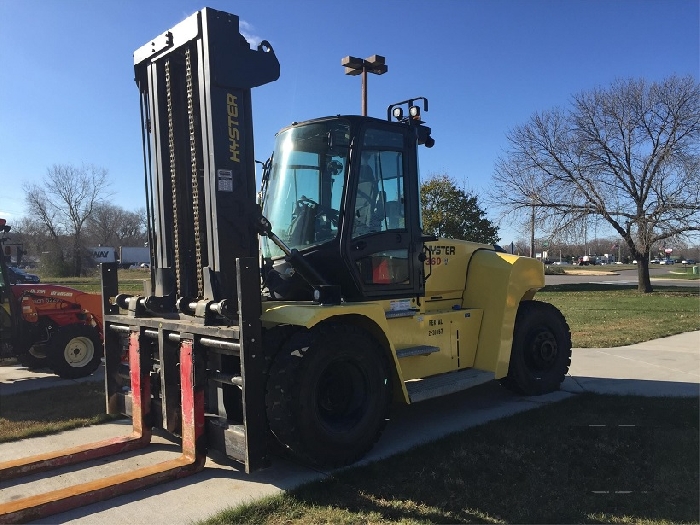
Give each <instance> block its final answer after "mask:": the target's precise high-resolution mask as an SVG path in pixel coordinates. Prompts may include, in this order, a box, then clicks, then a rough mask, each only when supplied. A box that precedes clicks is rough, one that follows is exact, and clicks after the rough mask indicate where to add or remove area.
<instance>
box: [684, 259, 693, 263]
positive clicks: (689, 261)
mask: <svg viewBox="0 0 700 525" xmlns="http://www.w3.org/2000/svg"><path fill="white" fill-rule="evenodd" d="M681 263H682V264H695V259H683V260H682V261H681Z"/></svg>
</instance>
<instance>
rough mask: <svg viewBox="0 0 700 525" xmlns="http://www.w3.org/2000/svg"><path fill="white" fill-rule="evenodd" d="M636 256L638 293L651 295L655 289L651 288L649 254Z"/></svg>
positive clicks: (637, 254) (636, 254)
mask: <svg viewBox="0 0 700 525" xmlns="http://www.w3.org/2000/svg"><path fill="white" fill-rule="evenodd" d="M635 256H636V258H637V291H638V292H641V293H651V292H653V291H654V289H653V288H652V287H651V279H650V278H649V254H648V253H639V252H637V253H635Z"/></svg>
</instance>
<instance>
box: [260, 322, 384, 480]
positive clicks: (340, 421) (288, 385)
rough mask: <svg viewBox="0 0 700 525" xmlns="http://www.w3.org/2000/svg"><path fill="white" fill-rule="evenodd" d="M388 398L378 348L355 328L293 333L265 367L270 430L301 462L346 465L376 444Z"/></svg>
mask: <svg viewBox="0 0 700 525" xmlns="http://www.w3.org/2000/svg"><path fill="white" fill-rule="evenodd" d="M391 396H392V386H391V373H390V369H389V365H388V361H387V358H386V356H385V354H384V351H383V349H382V347H381V346H380V345H379V343H378V342H377V341H376V340H374V339H373V338H372V337H371V336H370V335H369V334H367V333H366V332H364V331H363V330H361V329H360V328H357V327H355V326H351V325H344V324H339V323H327V324H321V325H318V326H316V327H314V328H312V329H311V330H308V331H306V330H303V331H299V332H297V333H296V334H294V335H293V336H292V337H291V338H290V339H289V340H288V341H287V343H286V344H285V345H284V346H283V348H282V350H281V351H280V352H279V353H278V355H277V357H276V358H275V360H274V362H273V364H272V367H271V368H270V375H269V379H268V387H267V396H266V405H267V416H268V421H269V424H270V430H271V431H272V433H273V434H274V435H275V437H276V438H277V440H278V441H279V442H280V443H281V444H282V445H283V446H284V447H286V448H287V449H288V450H289V451H290V452H291V453H292V454H293V455H295V456H296V457H298V458H299V459H301V460H302V461H304V462H307V463H311V464H314V465H317V466H322V467H337V466H342V465H348V464H350V463H352V462H354V461H356V460H358V459H359V458H361V457H362V456H364V455H365V454H366V453H367V452H368V451H369V450H370V449H371V448H372V446H373V445H374V443H375V442H376V441H377V439H379V436H380V434H381V432H382V430H383V429H384V426H385V425H386V420H387V415H388V412H389V404H390V402H391Z"/></svg>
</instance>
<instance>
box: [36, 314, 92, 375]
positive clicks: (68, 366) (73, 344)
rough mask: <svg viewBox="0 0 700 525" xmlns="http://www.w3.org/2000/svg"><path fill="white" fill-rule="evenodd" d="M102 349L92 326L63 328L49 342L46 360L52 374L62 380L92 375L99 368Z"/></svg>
mask: <svg viewBox="0 0 700 525" xmlns="http://www.w3.org/2000/svg"><path fill="white" fill-rule="evenodd" d="M103 353H104V347H103V346H102V340H101V339H100V334H99V333H98V332H97V329H95V328H94V327H92V326H88V325H79V324H74V325H69V326H63V327H61V328H60V329H58V331H57V332H56V333H55V334H54V335H53V336H52V337H51V341H49V351H48V359H49V364H50V366H51V369H52V370H53V371H54V373H55V374H56V375H58V376H60V377H62V378H64V379H78V378H80V377H86V376H89V375H90V374H92V373H93V372H94V371H95V370H97V367H98V366H100V362H101V359H102V355H103Z"/></svg>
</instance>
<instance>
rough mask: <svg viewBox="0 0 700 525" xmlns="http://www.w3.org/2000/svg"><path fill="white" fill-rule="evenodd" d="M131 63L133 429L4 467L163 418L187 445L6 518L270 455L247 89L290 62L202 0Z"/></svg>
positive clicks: (118, 327)
mask: <svg viewBox="0 0 700 525" xmlns="http://www.w3.org/2000/svg"><path fill="white" fill-rule="evenodd" d="M134 69H135V80H136V84H137V86H138V89H139V92H140V102H141V120H142V138H143V147H144V164H145V179H146V180H145V187H146V206H147V215H148V223H149V224H148V226H149V228H148V230H149V246H150V249H151V263H152V264H151V279H150V281H146V283H145V286H144V291H143V294H142V295H125V294H122V295H120V294H119V293H118V291H119V285H118V279H117V265H116V263H106V264H103V265H102V307H103V312H104V315H103V320H104V328H103V333H104V345H105V390H106V408H107V412H108V413H109V414H123V415H127V416H130V417H131V419H132V426H133V431H132V433H131V435H127V436H117V437H115V438H110V439H107V440H104V441H100V442H95V443H88V444H83V445H79V446H77V447H73V448H70V449H64V450H59V451H55V452H51V453H47V454H42V455H38V456H30V457H26V458H21V459H18V460H12V461H9V462H4V463H2V462H0V479H3V480H4V479H9V478H14V477H19V476H23V475H27V474H30V473H33V472H41V471H45V470H50V469H53V468H56V467H59V466H67V465H73V464H77V463H80V462H82V461H85V460H88V459H96V458H100V457H106V456H111V455H113V454H118V453H122V452H126V451H128V450H134V449H137V448H142V447H145V446H147V445H148V444H149V443H150V440H151V434H152V428H154V427H155V428H162V429H164V430H166V431H168V432H169V433H171V434H173V435H176V436H180V437H181V441H182V455H181V456H180V457H179V458H177V459H173V460H168V461H164V462H161V463H158V464H156V465H149V466H146V467H142V468H139V469H136V470H133V471H129V472H125V473H122V474H117V475H114V476H108V477H105V478H101V479H99V480H95V481H93V482H89V483H85V484H81V485H75V486H72V487H67V488H65V489H59V490H56V491H53V492H48V493H45V494H40V495H38V496H33V497H32V496H30V497H27V498H23V499H19V500H16V501H12V502H10V503H9V504H3V505H0V522H5V521H9V522H17V521H27V520H30V519H37V518H39V517H42V516H47V515H50V514H54V513H57V512H61V511H65V510H68V509H71V508H75V507H77V506H80V505H84V504H87V503H92V502H95V501H99V500H102V499H107V498H111V497H114V496H116V495H119V494H124V493H127V492H130V491H133V490H138V489H140V488H143V487H147V486H150V485H153V484H156V483H160V482H163V481H167V480H171V479H177V478H180V477H183V476H187V475H190V474H192V473H194V472H197V471H199V470H201V469H202V468H203V467H204V461H205V458H206V454H207V452H208V451H211V450H217V451H219V452H221V453H222V454H224V455H227V456H229V457H231V458H232V459H235V460H238V461H240V462H241V463H242V464H243V465H244V467H245V470H246V472H251V471H253V470H257V469H259V468H262V467H264V466H265V465H267V464H268V461H269V460H268V456H267V448H266V442H265V435H266V422H265V421H266V420H265V407H264V397H265V382H264V366H265V365H264V356H263V355H262V351H261V330H262V327H261V322H260V314H261V293H260V265H259V258H258V240H257V224H256V223H255V222H254V219H257V218H258V217H259V211H258V207H257V204H256V201H255V195H256V191H255V161H254V157H253V127H252V112H251V94H250V90H251V88H253V87H256V86H260V85H263V84H265V83H268V82H272V81H274V80H276V79H277V78H278V77H279V62H278V61H277V58H276V57H275V54H274V52H273V50H272V47H271V46H270V45H269V43H267V42H263V43H262V44H261V45H260V46H258V48H257V49H255V50H254V49H251V47H250V45H249V44H248V42H247V41H246V40H245V38H244V37H243V36H242V35H241V34H240V31H239V19H238V17H237V16H235V15H231V14H228V13H224V12H220V11H215V10H213V9H209V8H205V9H203V10H201V11H198V12H197V13H195V14H194V15H192V16H190V17H188V18H187V19H185V20H184V21H182V22H181V23H179V24H177V25H176V26H175V27H173V28H172V29H170V30H169V31H167V32H165V33H163V34H161V35H160V36H158V37H156V38H155V39H153V40H152V41H150V42H148V43H147V44H146V45H144V46H142V47H140V48H139V49H137V50H136V51H135V53H134ZM0 226H4V225H0ZM2 334H3V337H4V334H5V330H4V327H3V330H2ZM127 364H128V366H126V367H125V366H124V365H127Z"/></svg>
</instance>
